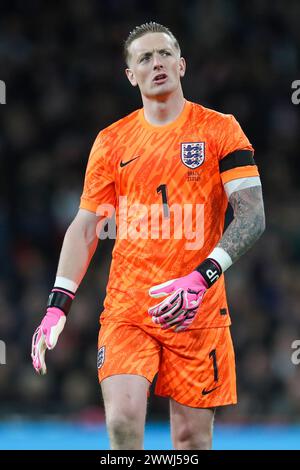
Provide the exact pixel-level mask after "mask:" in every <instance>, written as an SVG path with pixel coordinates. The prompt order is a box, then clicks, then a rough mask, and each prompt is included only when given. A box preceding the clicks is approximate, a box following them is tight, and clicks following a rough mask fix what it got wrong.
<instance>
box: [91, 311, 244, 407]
mask: <svg viewBox="0 0 300 470" xmlns="http://www.w3.org/2000/svg"><path fill="white" fill-rule="evenodd" d="M157 373H158V378H157V382H156V387H155V394H156V395H160V396H165V397H170V398H173V399H174V400H175V401H177V402H179V403H181V404H183V405H187V406H191V407H195V408H210V407H215V406H222V405H230V404H235V403H236V402H237V395H236V377H235V359H234V351H233V345H232V340H231V335H230V329H229V327H221V328H201V329H197V330H187V331H184V332H180V333H175V332H174V331H173V330H172V329H170V330H161V328H160V327H159V326H157V325H154V324H152V323H151V325H147V324H146V325H145V324H142V325H134V324H132V323H126V322H122V321H120V322H116V321H109V320H104V321H103V322H102V326H101V328H100V332H99V341H98V376H99V381H100V382H101V381H102V380H103V379H105V378H106V377H109V376H111V375H116V374H134V375H141V376H143V377H145V378H146V379H147V380H148V381H149V382H150V383H151V382H152V381H153V379H154V377H155V375H156V374H157ZM149 385H150V384H149Z"/></svg>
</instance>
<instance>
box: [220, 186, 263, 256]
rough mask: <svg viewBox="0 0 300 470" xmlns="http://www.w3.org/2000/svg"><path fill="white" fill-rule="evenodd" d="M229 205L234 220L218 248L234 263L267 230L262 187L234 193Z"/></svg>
mask: <svg viewBox="0 0 300 470" xmlns="http://www.w3.org/2000/svg"><path fill="white" fill-rule="evenodd" d="M229 203H230V205H231V206H232V208H233V211H234V219H233V221H232V222H231V224H230V225H229V226H228V227H227V229H226V231H225V232H224V234H223V237H222V238H221V240H220V242H219V243H218V245H217V246H218V247H220V248H223V249H224V250H225V251H226V252H227V253H228V254H229V256H230V257H231V259H232V262H235V261H236V260H237V259H238V258H239V257H240V256H242V255H243V254H244V253H246V251H247V250H249V248H251V246H252V245H253V244H254V243H255V241H256V240H257V239H258V238H259V237H260V236H261V234H262V233H263V232H264V230H265V213H264V204H263V197H262V190H261V186H255V187H252V188H247V189H242V190H240V191H236V192H234V193H232V194H231V196H230V198H229Z"/></svg>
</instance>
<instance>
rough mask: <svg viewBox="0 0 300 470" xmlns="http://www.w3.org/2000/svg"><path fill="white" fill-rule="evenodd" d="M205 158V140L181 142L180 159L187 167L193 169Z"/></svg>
mask: <svg viewBox="0 0 300 470" xmlns="http://www.w3.org/2000/svg"><path fill="white" fill-rule="evenodd" d="M204 160H205V142H183V143H182V144H181V161H182V163H183V164H184V165H185V166H187V167H188V168H191V169H194V168H198V166H200V165H202V163H203V162H204Z"/></svg>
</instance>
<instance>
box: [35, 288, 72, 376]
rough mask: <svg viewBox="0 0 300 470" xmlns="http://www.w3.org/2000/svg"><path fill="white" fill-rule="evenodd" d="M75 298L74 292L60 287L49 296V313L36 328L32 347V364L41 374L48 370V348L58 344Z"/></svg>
mask: <svg viewBox="0 0 300 470" xmlns="http://www.w3.org/2000/svg"><path fill="white" fill-rule="evenodd" d="M73 298H74V294H73V293H71V292H69V291H66V290H65V289H60V288H54V289H53V290H52V292H51V294H50V296H49V301H48V308H47V313H46V315H45V316H44V318H43V320H42V322H41V324H40V325H39V326H38V327H37V329H36V330H35V333H34V335H33V338H32V347H31V358H32V365H33V367H34V368H35V370H36V371H37V372H38V373H39V374H41V375H44V374H46V372H47V367H46V363H45V353H46V350H47V349H53V348H54V347H55V346H56V343H57V340H58V337H59V335H60V334H61V332H62V330H63V329H64V326H65V323H66V318H67V317H66V314H67V313H68V311H69V309H70V306H71V303H72V300H73Z"/></svg>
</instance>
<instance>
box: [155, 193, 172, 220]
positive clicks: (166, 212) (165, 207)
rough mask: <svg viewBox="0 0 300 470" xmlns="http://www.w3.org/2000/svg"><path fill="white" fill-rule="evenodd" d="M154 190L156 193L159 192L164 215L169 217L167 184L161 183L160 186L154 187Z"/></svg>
mask: <svg viewBox="0 0 300 470" xmlns="http://www.w3.org/2000/svg"><path fill="white" fill-rule="evenodd" d="M156 191H157V192H158V194H159V193H160V192H161V195H162V202H163V211H164V217H166V218H167V219H168V218H169V217H170V209H169V205H168V194H167V185H166V184H161V185H160V186H158V188H156Z"/></svg>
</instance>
